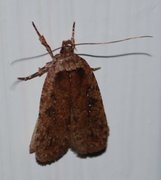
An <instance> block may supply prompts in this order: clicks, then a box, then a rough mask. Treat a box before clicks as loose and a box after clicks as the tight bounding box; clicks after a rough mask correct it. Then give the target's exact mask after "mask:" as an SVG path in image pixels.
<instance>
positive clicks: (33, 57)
mask: <svg viewBox="0 0 161 180" xmlns="http://www.w3.org/2000/svg"><path fill="white" fill-rule="evenodd" d="M33 26H34V27H35V30H36V32H37V33H39V31H38V30H37V28H36V26H35V25H34V23H33ZM74 32H75V22H74V23H73V30H72V38H71V41H72V42H74V47H75V46H81V45H101V44H112V43H118V42H123V41H128V40H133V39H141V38H153V36H148V35H147V36H134V37H128V38H124V39H120V40H114V41H107V42H98V43H77V44H75V40H74ZM39 34H40V33H39ZM59 49H61V47H58V48H56V49H54V50H52V52H54V51H57V50H59ZM47 54H50V53H49V52H48V53H44V54H40V55H37V56H30V57H25V58H20V59H16V60H14V61H13V62H12V63H11V64H14V63H17V62H19V61H25V60H28V59H35V58H40V57H43V56H46V55H47ZM143 54H144V53H143ZM145 54H147V53H145ZM148 55H149V54H148ZM85 56H86V55H85ZM90 56H91V57H92V55H90ZM93 57H95V56H93ZM102 57H103V56H102ZM104 57H105V58H107V57H111V56H104ZM112 57H113V56H112Z"/></svg>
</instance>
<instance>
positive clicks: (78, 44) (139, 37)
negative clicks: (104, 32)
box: [75, 36, 153, 46]
mask: <svg viewBox="0 0 161 180" xmlns="http://www.w3.org/2000/svg"><path fill="white" fill-rule="evenodd" d="M141 38H153V36H133V37H128V38H124V39H119V40H114V41H107V42H96V43H77V44H75V46H81V45H101V44H113V43H119V42H123V41H129V40H133V39H141Z"/></svg>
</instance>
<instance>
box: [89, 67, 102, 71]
mask: <svg viewBox="0 0 161 180" xmlns="http://www.w3.org/2000/svg"><path fill="white" fill-rule="evenodd" d="M91 69H92V71H97V70H100V69H101V67H96V68H91Z"/></svg>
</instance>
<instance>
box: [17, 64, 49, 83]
mask: <svg viewBox="0 0 161 180" xmlns="http://www.w3.org/2000/svg"><path fill="white" fill-rule="evenodd" d="M51 64H52V61H51V62H49V63H47V64H46V65H45V66H44V67H42V68H39V69H38V71H37V72H36V73H34V74H31V75H30V76H27V77H18V78H17V79H18V80H21V81H28V80H30V79H33V78H35V77H37V76H42V75H43V74H44V73H46V72H48V69H49V68H50V66H51Z"/></svg>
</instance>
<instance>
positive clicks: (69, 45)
mask: <svg viewBox="0 0 161 180" xmlns="http://www.w3.org/2000/svg"><path fill="white" fill-rule="evenodd" d="M60 53H61V54H71V53H74V44H73V42H72V41H71V40H67V41H63V42H62V48H61V50H60Z"/></svg>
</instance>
